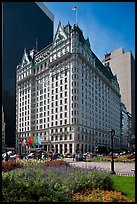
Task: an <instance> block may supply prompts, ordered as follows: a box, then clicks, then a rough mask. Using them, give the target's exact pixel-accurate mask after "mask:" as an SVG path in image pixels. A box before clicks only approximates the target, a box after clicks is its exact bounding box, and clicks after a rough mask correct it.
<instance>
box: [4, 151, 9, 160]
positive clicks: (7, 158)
mask: <svg viewBox="0 0 137 204" xmlns="http://www.w3.org/2000/svg"><path fill="white" fill-rule="evenodd" d="M8 160H9V155H8V153H7V151H6V156H5V161H8Z"/></svg>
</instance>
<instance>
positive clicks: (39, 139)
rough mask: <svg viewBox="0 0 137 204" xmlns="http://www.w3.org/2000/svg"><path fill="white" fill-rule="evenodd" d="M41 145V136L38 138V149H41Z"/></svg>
mask: <svg viewBox="0 0 137 204" xmlns="http://www.w3.org/2000/svg"><path fill="white" fill-rule="evenodd" d="M41 143H42V139H41V137H40V136H38V148H39V147H40V145H41Z"/></svg>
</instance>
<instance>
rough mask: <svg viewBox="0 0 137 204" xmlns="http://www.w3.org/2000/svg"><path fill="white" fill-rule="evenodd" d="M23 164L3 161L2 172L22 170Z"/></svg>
mask: <svg viewBox="0 0 137 204" xmlns="http://www.w3.org/2000/svg"><path fill="white" fill-rule="evenodd" d="M21 167H22V164H21V163H18V162H16V161H3V162H2V171H3V172H7V171H11V170H14V169H17V168H21Z"/></svg>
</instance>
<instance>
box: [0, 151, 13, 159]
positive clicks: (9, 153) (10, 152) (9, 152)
mask: <svg viewBox="0 0 137 204" xmlns="http://www.w3.org/2000/svg"><path fill="white" fill-rule="evenodd" d="M12 153H13V152H12V151H8V152H7V154H8V156H9V157H10V155H11V154H12ZM5 158H6V152H5V153H3V154H2V159H5Z"/></svg>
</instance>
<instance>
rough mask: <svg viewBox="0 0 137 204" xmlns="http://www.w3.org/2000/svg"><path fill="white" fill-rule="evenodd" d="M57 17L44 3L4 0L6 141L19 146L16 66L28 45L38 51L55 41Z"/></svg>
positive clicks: (3, 71)
mask: <svg viewBox="0 0 137 204" xmlns="http://www.w3.org/2000/svg"><path fill="white" fill-rule="evenodd" d="M53 22H54V16H53V14H52V13H51V12H50V11H49V10H48V8H47V7H46V6H45V5H44V4H43V3H42V2H3V5H2V26H3V29H2V31H3V32H2V40H3V45H2V50H3V53H2V103H3V109H4V114H5V123H6V127H5V128H6V129H5V140H6V141H5V143H6V144H7V146H14V145H15V132H16V129H15V128H16V104H15V103H16V89H15V87H16V66H17V64H18V63H19V62H20V60H21V58H22V52H23V50H24V49H25V48H26V50H27V51H30V50H31V49H32V48H34V49H37V50H38V51H39V50H41V49H43V48H44V47H45V46H48V45H49V44H50V43H51V42H52V41H53Z"/></svg>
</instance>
